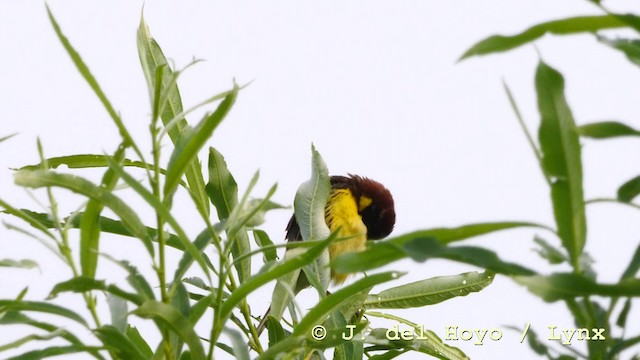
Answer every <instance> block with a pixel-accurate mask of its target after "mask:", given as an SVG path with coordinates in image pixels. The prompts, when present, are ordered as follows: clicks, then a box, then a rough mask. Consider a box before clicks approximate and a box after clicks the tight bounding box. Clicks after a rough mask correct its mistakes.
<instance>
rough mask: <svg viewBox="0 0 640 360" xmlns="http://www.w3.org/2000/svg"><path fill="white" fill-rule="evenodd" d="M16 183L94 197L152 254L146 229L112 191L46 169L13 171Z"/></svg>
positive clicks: (133, 212) (151, 246)
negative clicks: (53, 188)
mask: <svg viewBox="0 0 640 360" xmlns="http://www.w3.org/2000/svg"><path fill="white" fill-rule="evenodd" d="M14 180H15V182H16V184H18V185H20V186H24V187H30V188H40V187H48V186H55V187H61V188H64V189H67V190H71V191H73V192H75V193H78V194H82V195H84V196H87V197H90V198H92V199H96V200H97V201H99V202H100V203H102V204H103V205H104V206H106V207H108V208H109V209H111V210H112V211H113V212H114V213H116V215H118V217H119V218H120V219H121V220H122V222H123V223H124V224H125V225H126V226H127V228H128V229H129V231H131V232H132V233H133V234H135V236H136V237H137V238H138V239H140V240H142V242H143V243H144V245H145V247H146V248H147V251H149V254H151V255H153V245H152V243H151V239H150V238H149V237H148V234H147V232H146V229H145V227H144V225H142V222H141V221H140V218H139V217H138V215H137V214H136V212H135V211H133V209H131V208H130V207H129V206H128V205H127V204H126V203H125V202H124V201H122V200H121V199H120V198H118V197H117V196H115V195H113V193H111V192H108V191H105V190H104V189H102V188H101V187H99V186H96V185H95V184H93V183H92V182H90V181H89V180H86V179H84V178H81V177H79V176H74V175H69V174H58V173H55V172H52V171H48V170H20V171H18V172H16V173H15V175H14Z"/></svg>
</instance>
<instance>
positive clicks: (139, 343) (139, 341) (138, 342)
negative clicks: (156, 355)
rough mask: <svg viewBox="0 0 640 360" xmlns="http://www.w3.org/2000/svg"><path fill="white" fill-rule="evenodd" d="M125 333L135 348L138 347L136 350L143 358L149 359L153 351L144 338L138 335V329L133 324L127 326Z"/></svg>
mask: <svg viewBox="0 0 640 360" xmlns="http://www.w3.org/2000/svg"><path fill="white" fill-rule="evenodd" d="M126 335H127V338H129V340H131V342H132V343H134V344H135V346H136V349H138V351H140V352H141V353H142V355H143V356H144V358H145V359H151V357H152V356H153V351H152V350H151V348H150V347H149V345H148V344H147V342H146V341H145V340H144V338H143V337H142V335H140V332H138V329H136V328H135V327H133V326H128V327H127V332H126Z"/></svg>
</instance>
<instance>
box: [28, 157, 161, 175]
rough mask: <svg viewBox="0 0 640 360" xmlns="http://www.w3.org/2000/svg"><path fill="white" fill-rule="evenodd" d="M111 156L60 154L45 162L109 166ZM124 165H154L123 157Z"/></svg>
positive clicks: (53, 166) (53, 165) (80, 166)
mask: <svg viewBox="0 0 640 360" xmlns="http://www.w3.org/2000/svg"><path fill="white" fill-rule="evenodd" d="M109 157H110V156H108V155H97V154H78V155H69V156H58V157H52V158H48V159H46V161H45V163H46V165H47V167H48V168H49V169H57V168H58V167H60V166H66V167H68V168H69V169H86V168H97V167H108V166H109V161H108V160H107V159H108V158H109ZM43 166H44V164H43V163H39V164H33V165H25V166H23V167H21V168H19V169H18V170H38V169H42V168H43ZM122 166H130V167H137V168H141V169H146V168H149V167H151V166H153V165H151V164H147V163H144V162H142V161H134V160H130V159H122ZM160 172H161V173H164V172H165V170H164V169H161V170H160Z"/></svg>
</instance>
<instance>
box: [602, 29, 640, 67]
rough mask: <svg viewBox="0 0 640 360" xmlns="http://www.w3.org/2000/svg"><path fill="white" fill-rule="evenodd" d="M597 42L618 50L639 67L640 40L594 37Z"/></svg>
mask: <svg viewBox="0 0 640 360" xmlns="http://www.w3.org/2000/svg"><path fill="white" fill-rule="evenodd" d="M596 37H597V38H598V41H600V42H601V43H603V44H606V45H608V46H610V47H612V48H614V49H617V50H620V51H621V52H622V53H624V54H625V55H626V56H627V59H629V61H630V62H631V63H632V64H634V65H636V66H640V40H636V39H615V40H614V39H608V38H606V37H604V36H600V35H596Z"/></svg>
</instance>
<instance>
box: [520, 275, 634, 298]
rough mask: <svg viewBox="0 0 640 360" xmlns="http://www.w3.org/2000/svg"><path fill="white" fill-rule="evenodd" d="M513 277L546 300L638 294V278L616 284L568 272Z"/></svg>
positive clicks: (632, 295) (631, 295)
mask: <svg viewBox="0 0 640 360" xmlns="http://www.w3.org/2000/svg"><path fill="white" fill-rule="evenodd" d="M513 279H514V280H515V281H516V282H517V283H519V284H520V285H524V286H526V287H527V288H528V289H529V291H531V292H532V293H534V294H535V295H537V296H539V297H541V298H542V299H543V300H545V301H547V302H553V301H557V300H562V299H573V298H576V297H581V296H589V295H602V296H621V297H638V296H640V279H625V280H622V281H620V282H619V283H617V284H598V283H596V282H595V281H594V280H593V279H590V278H588V277H586V276H583V275H578V274H569V273H555V274H552V275H549V276H542V275H534V276H514V277H513Z"/></svg>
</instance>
